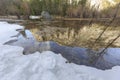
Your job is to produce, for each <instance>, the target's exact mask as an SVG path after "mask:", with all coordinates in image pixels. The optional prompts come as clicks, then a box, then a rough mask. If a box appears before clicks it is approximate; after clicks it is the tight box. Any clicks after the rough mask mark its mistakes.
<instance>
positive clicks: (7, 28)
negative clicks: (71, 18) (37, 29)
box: [0, 22, 23, 45]
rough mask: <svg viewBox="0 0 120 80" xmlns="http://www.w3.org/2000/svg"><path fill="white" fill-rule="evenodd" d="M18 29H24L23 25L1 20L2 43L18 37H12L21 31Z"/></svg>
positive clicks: (0, 35) (0, 41)
mask: <svg viewBox="0 0 120 80" xmlns="http://www.w3.org/2000/svg"><path fill="white" fill-rule="evenodd" d="M16 29H23V27H22V26H19V25H16V24H8V23H7V22H0V45H1V44H3V43H5V42H7V41H9V40H12V39H16V37H12V36H13V35H17V34H18V33H19V32H17V31H16Z"/></svg>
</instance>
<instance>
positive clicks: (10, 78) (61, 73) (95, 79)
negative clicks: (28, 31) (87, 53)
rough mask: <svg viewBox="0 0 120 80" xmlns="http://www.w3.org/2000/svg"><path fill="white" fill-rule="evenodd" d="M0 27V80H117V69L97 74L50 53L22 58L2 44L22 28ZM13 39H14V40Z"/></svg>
mask: <svg viewBox="0 0 120 80" xmlns="http://www.w3.org/2000/svg"><path fill="white" fill-rule="evenodd" d="M0 27H1V28H0V80H119V79H120V76H119V74H120V66H115V67H113V68H112V69H110V70H99V69H96V68H92V67H87V66H83V65H76V64H73V63H66V61H67V60H66V59H65V58H63V57H62V56H61V55H60V54H55V53H53V52H51V51H45V52H42V53H40V52H35V53H34V54H29V55H23V54H22V53H23V48H22V47H17V46H9V45H3V44H4V43H5V42H6V41H9V40H11V39H14V38H11V36H14V35H16V34H18V33H19V32H17V31H16V29H23V27H22V26H19V25H16V24H9V23H6V22H0ZM15 38H16V39H17V37H15ZM112 51H113V50H112ZM119 51H120V50H118V51H117V52H119ZM112 53H114V51H113V52H112ZM111 55H112V54H111Z"/></svg>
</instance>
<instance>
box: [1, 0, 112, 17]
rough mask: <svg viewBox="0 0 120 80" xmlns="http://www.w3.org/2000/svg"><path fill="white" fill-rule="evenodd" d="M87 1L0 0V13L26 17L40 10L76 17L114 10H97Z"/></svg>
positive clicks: (109, 14)
mask: <svg viewBox="0 0 120 80" xmlns="http://www.w3.org/2000/svg"><path fill="white" fill-rule="evenodd" d="M70 1H72V3H70ZM87 2H88V0H0V15H16V16H17V17H18V18H20V16H21V15H22V16H24V17H25V18H28V17H29V15H40V14H41V12H42V11H48V12H49V13H50V14H52V15H60V16H67V17H77V18H90V17H108V16H109V17H110V16H112V15H113V13H112V12H114V11H112V12H111V11H109V9H108V10H103V11H102V12H99V11H98V10H97V9H94V6H93V8H90V5H89V4H88V3H87ZM111 10H114V8H111Z"/></svg>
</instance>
